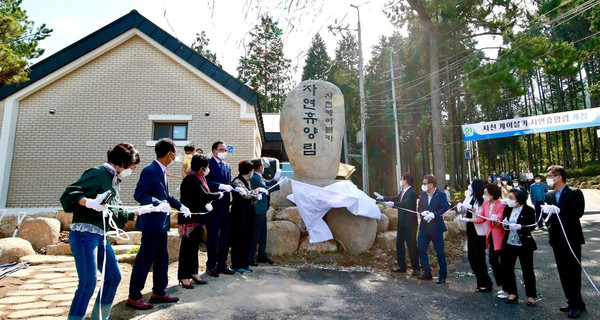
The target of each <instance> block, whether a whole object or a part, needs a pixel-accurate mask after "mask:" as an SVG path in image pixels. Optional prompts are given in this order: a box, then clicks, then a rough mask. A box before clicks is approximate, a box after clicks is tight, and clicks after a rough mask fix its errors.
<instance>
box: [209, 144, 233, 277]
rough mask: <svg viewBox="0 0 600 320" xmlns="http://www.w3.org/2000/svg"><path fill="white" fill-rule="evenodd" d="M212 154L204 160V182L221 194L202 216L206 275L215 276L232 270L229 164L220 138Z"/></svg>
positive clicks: (231, 188)
mask: <svg viewBox="0 0 600 320" xmlns="http://www.w3.org/2000/svg"><path fill="white" fill-rule="evenodd" d="M212 153H213V156H212V158H210V160H209V161H208V168H209V169H210V173H209V174H208V175H206V183H207V184H208V188H209V189H210V192H219V191H223V192H225V196H224V197H223V198H221V199H219V200H217V201H215V202H213V210H212V211H211V212H209V213H208V214H207V215H206V251H207V255H208V259H207V261H206V274H208V275H209V276H212V277H218V276H219V273H223V274H228V275H232V274H233V270H231V268H229V267H228V266H227V256H228V255H229V203H230V202H231V195H230V193H229V192H230V191H231V190H233V187H232V186H231V185H230V183H231V167H230V166H229V164H227V163H226V162H225V161H224V160H225V159H226V158H227V146H226V145H225V143H224V142H223V141H217V142H215V143H213V145H212Z"/></svg>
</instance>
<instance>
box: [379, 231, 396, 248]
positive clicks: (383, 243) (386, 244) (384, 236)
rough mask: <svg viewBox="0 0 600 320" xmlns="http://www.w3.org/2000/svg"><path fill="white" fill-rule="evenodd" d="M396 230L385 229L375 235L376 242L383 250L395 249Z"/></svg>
mask: <svg viewBox="0 0 600 320" xmlns="http://www.w3.org/2000/svg"><path fill="white" fill-rule="evenodd" d="M397 235H398V232H397V231H387V232H384V233H380V234H378V235H377V244H378V245H379V247H380V248H381V249H383V250H396V236H397Z"/></svg>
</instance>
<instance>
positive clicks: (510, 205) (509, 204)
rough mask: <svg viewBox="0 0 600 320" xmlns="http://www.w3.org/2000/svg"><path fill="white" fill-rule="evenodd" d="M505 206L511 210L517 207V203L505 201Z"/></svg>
mask: <svg viewBox="0 0 600 320" xmlns="http://www.w3.org/2000/svg"><path fill="white" fill-rule="evenodd" d="M506 205H507V206H509V207H511V208H514V207H516V206H517V201H515V200H508V201H506Z"/></svg>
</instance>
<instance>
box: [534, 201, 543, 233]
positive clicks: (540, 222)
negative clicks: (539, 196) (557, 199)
mask: <svg viewBox="0 0 600 320" xmlns="http://www.w3.org/2000/svg"><path fill="white" fill-rule="evenodd" d="M543 204H544V201H536V202H535V203H534V205H535V221H537V225H538V227H540V228H541V227H542V225H543V224H544V219H540V215H542V205H543Z"/></svg>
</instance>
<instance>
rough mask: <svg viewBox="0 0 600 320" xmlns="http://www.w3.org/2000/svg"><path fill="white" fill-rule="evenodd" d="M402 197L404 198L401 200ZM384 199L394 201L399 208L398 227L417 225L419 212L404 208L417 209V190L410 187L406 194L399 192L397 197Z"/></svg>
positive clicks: (384, 199) (395, 206)
mask: <svg viewBox="0 0 600 320" xmlns="http://www.w3.org/2000/svg"><path fill="white" fill-rule="evenodd" d="M400 198H402V200H400ZM383 201H393V202H394V208H398V228H410V227H416V226H417V214H415V213H414V212H409V211H406V210H402V209H408V210H412V211H417V192H416V191H415V188H413V187H410V188H408V190H406V192H405V194H404V195H402V193H399V194H398V195H397V196H395V197H384V198H383ZM432 222H433V221H432Z"/></svg>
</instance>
